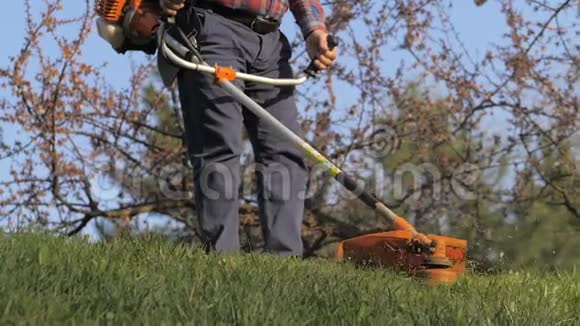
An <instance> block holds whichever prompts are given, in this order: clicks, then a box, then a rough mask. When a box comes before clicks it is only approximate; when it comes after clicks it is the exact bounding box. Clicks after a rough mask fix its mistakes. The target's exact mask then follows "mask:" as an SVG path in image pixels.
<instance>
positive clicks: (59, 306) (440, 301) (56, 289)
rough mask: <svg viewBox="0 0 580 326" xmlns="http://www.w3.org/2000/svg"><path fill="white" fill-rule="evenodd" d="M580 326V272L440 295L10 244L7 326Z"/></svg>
mask: <svg viewBox="0 0 580 326" xmlns="http://www.w3.org/2000/svg"><path fill="white" fill-rule="evenodd" d="M7 324H36V325H40V324H42V325H62V324H67V325H70V324H76V325H81V324H82V325H85V324H111V325H120V324H139V325H143V324H149V325H162V324H165V325H176V324H188V325H216V324H228V325H230V324H235V325H306V324H309V325H321V324H325V325H353V324H360V325H410V324H414V325H469V324H471V325H508V324H509V325H580V275H579V274H578V272H567V273H561V274H557V273H539V272H512V273H504V274H500V275H488V276H482V275H478V276H476V275H466V277H464V278H462V279H461V280H460V281H459V282H458V283H457V284H455V285H454V286H443V287H428V286H426V285H423V284H420V283H418V282H415V281H413V280H410V279H407V278H406V277H404V276H403V275H397V274H395V273H392V272H387V271H385V270H370V269H359V268H354V267H352V266H350V265H341V264H337V263H335V262H333V261H328V260H324V261H323V260H305V261H303V260H299V259H288V258H286V259H282V258H275V257H270V256H265V255H250V254H244V255H232V256H226V255H217V254H210V255H207V254H205V253H203V252H202V251H200V250H198V249H195V248H190V247H187V246H184V245H175V244H171V243H169V242H164V241H160V240H142V239H140V240H127V239H124V240H118V241H113V242H110V243H96V244H95V243H89V242H86V241H83V240H80V239H74V240H71V239H62V238H53V237H48V236H43V235H34V234H19V235H13V234H12V235H8V234H0V325H7Z"/></svg>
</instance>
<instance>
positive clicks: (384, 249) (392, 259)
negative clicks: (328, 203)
mask: <svg viewBox="0 0 580 326" xmlns="http://www.w3.org/2000/svg"><path fill="white" fill-rule="evenodd" d="M427 236H428V237H429V238H430V239H432V240H434V241H436V242H438V243H440V244H441V245H442V248H444V253H439V254H441V255H444V256H445V257H446V258H447V259H448V260H449V261H450V262H451V266H449V267H448V268H431V267H429V266H428V265H429V263H428V262H429V260H430V258H431V257H432V256H433V255H435V254H437V253H434V254H427V253H416V252H413V250H411V246H410V244H411V240H412V238H413V234H412V233H411V232H408V231H389V232H381V233H373V234H368V235H363V236H359V237H356V238H352V239H348V240H344V241H342V242H340V243H339V245H338V249H337V255H336V256H337V260H338V261H341V262H351V263H354V264H356V265H366V266H374V267H387V268H393V269H395V270H398V271H403V272H407V273H410V274H411V275H414V276H425V275H427V278H431V275H432V274H433V275H434V274H438V273H433V271H437V270H438V271H442V270H445V272H444V273H446V274H449V273H454V274H455V275H457V276H459V275H461V274H462V273H463V272H464V271H465V261H466V251H467V241H466V240H461V239H456V238H450V237H444V236H438V235H432V234H429V235H427ZM443 244H444V246H443ZM426 270H429V271H428V272H426ZM439 274H440V273H439ZM446 279H449V278H446ZM453 282H455V281H454V280H453V281H451V282H450V283H453Z"/></svg>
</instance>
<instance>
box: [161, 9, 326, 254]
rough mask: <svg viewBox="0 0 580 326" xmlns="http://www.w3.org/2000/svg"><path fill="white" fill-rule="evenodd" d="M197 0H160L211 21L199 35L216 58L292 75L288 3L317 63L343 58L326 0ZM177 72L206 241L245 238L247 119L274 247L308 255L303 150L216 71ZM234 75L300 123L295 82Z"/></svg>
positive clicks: (220, 247)
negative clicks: (226, 86) (332, 36)
mask: <svg viewBox="0 0 580 326" xmlns="http://www.w3.org/2000/svg"><path fill="white" fill-rule="evenodd" d="M192 2H194V3H195V4H194V6H195V8H194V9H193V10H192V7H191V6H190V3H191V2H189V1H187V0H160V5H161V7H162V9H163V11H164V13H165V14H166V15H168V16H175V15H179V14H180V13H182V12H183V11H184V10H185V11H188V12H189V13H191V12H194V13H198V15H199V16H200V20H201V22H202V24H201V28H200V30H199V33H198V34H197V36H196V39H197V42H198V44H199V47H200V48H201V50H200V52H201V55H202V56H203V58H204V60H205V61H206V62H207V63H208V64H210V65H214V64H219V65H221V66H228V67H229V66H231V67H233V68H234V69H235V70H237V71H239V72H244V73H251V74H255V75H260V76H265V77H272V78H291V77H293V72H292V68H291V67H290V64H289V59H290V57H291V55H292V53H291V46H290V44H289V42H288V40H287V38H286V37H285V36H284V35H283V33H281V32H280V30H279V28H278V27H279V22H280V20H281V19H282V17H283V15H285V13H286V12H287V10H288V9H290V11H291V12H292V13H293V15H294V17H295V18H296V21H297V23H298V25H299V26H300V28H301V31H302V34H303V36H304V38H305V40H306V47H307V51H308V54H309V56H310V58H311V59H313V60H314V63H315V65H316V66H317V67H318V68H319V69H321V70H323V69H326V68H327V67H329V66H330V65H331V64H332V63H333V61H334V60H335V58H336V50H333V51H329V49H328V44H327V41H326V40H327V31H326V28H325V25H324V12H323V9H322V7H321V5H320V2H319V0H269V1H258V0H205V1H204V0H197V1H192ZM178 22H179V20H178ZM164 66H165V67H166V65H162V66H160V70H162V69H161V67H164ZM163 73H164V72H163V71H162V75H163ZM176 76H177V82H178V89H179V93H180V101H181V106H182V110H183V118H184V122H185V126H186V139H187V146H188V153H189V159H190V160H191V162H192V165H193V167H194V188H195V201H196V207H197V214H198V217H199V224H200V228H201V231H202V232H201V233H202V237H203V241H204V244H205V245H206V246H207V248H208V249H213V250H217V251H220V252H235V251H238V250H239V248H240V244H239V236H238V234H239V217H238V209H239V205H240V202H239V197H238V189H239V187H240V182H241V180H240V179H241V177H240V173H241V171H240V155H241V153H242V151H243V141H242V131H243V130H242V127H245V129H246V131H247V133H248V136H249V139H250V141H251V144H252V148H253V150H254V154H255V161H256V172H257V179H258V185H257V187H258V194H257V195H258V196H257V198H258V205H259V215H260V222H261V226H262V231H263V235H264V240H265V243H266V244H265V250H266V252H268V253H271V254H275V255H280V256H301V255H302V251H303V246H302V239H301V225H302V218H303V211H304V200H303V198H301V196H300V194H301V193H303V192H304V191H305V188H306V179H307V172H306V167H305V163H304V161H303V157H302V153H301V151H300V150H299V149H297V148H295V147H294V146H293V145H292V144H291V143H289V142H288V141H286V140H285V139H284V138H283V137H281V136H280V135H279V134H278V133H277V132H276V131H275V130H273V129H272V128H270V127H269V126H267V125H265V124H264V123H263V122H262V121H260V120H259V119H258V118H257V117H256V116H254V115H253V114H252V113H251V112H249V111H247V110H246V109H243V108H242V106H241V105H240V104H238V103H237V102H236V101H234V100H233V99H232V98H231V97H230V96H229V95H228V94H227V93H226V92H225V91H224V90H222V89H221V88H219V87H218V86H216V85H215V84H214V83H213V80H212V76H209V75H207V74H202V73H198V72H193V71H188V70H182V71H179V72H178V73H177V74H176ZM234 83H235V84H236V86H238V87H240V88H241V89H243V90H244V92H245V93H246V94H247V95H248V96H250V97H251V98H253V99H254V100H255V101H256V102H257V103H259V104H260V105H262V106H263V107H264V108H265V109H266V110H268V111H269V112H270V113H271V114H272V115H273V116H274V117H276V118H277V119H278V120H279V121H280V122H282V123H283V124H285V125H286V126H288V127H289V128H290V129H292V130H293V131H294V132H296V133H300V131H299V125H298V121H297V118H298V112H297V108H296V104H295V98H294V95H293V92H294V89H293V87H276V86H269V85H264V84H258V83H253V82H244V81H238V80H236V81H234Z"/></svg>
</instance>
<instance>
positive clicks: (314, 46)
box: [306, 30, 336, 70]
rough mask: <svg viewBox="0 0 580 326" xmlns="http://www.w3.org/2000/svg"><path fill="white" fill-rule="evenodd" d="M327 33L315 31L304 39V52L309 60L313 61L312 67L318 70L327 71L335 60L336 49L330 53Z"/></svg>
mask: <svg viewBox="0 0 580 326" xmlns="http://www.w3.org/2000/svg"><path fill="white" fill-rule="evenodd" d="M327 37H328V33H326V32H325V31H323V30H316V31H314V32H312V33H310V35H308V37H307V38H306V50H307V51H308V55H309V56H310V59H312V60H314V65H315V66H316V67H317V68H318V69H320V70H324V69H327V68H328V67H330V66H331V65H332V63H333V62H334V59H336V49H333V50H332V51H330V50H329V49H328V41H327Z"/></svg>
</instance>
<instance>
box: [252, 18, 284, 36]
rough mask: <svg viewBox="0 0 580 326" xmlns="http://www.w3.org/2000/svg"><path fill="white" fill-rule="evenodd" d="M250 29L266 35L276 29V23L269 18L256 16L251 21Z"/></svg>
mask: <svg viewBox="0 0 580 326" xmlns="http://www.w3.org/2000/svg"><path fill="white" fill-rule="evenodd" d="M257 23H259V25H257ZM250 28H251V29H252V30H253V31H255V32H257V33H259V34H267V33H271V32H273V31H275V30H276V29H277V28H278V22H277V21H276V20H274V19H271V18H270V17H263V16H258V17H256V18H254V20H252V22H251V23H250Z"/></svg>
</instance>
